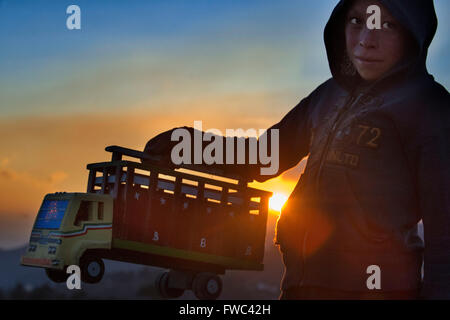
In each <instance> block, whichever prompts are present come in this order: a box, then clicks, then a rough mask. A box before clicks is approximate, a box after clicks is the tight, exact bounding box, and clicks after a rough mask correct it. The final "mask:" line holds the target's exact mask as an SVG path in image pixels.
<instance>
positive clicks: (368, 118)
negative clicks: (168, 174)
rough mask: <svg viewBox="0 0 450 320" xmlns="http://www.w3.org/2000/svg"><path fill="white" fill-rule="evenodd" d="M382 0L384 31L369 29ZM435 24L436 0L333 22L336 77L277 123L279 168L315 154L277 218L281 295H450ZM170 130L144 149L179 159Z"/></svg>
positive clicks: (344, 14)
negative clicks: (430, 61)
mask: <svg viewBox="0 0 450 320" xmlns="http://www.w3.org/2000/svg"><path fill="white" fill-rule="evenodd" d="M371 5H377V6H378V7H379V8H380V9H381V29H371V28H368V24H367V23H366V22H367V19H368V17H369V16H370V15H369V14H367V9H368V7H369V6H371ZM436 28H437V18H436V14H435V11H434V5H433V1H432V0H411V1H399V0H379V1H368V0H354V1H351V0H342V1H340V2H339V3H338V5H337V6H336V8H335V9H334V11H333V13H332V15H331V18H330V20H329V22H328V23H327V26H326V28H325V45H326V49H327V55H328V61H329V65H330V69H331V73H332V76H333V77H332V78H331V79H330V80H328V81H326V82H325V83H323V84H322V85H320V86H319V87H318V88H317V89H316V90H315V91H314V92H312V93H311V94H310V95H309V96H308V97H307V98H305V99H303V100H302V101H301V102H300V103H299V104H298V105H297V106H296V107H295V108H294V109H292V110H291V111H290V112H289V113H288V114H287V115H286V116H285V117H284V118H283V119H282V120H281V121H280V122H279V123H277V124H276V125H274V126H273V127H271V128H270V129H278V130H279V135H280V155H279V158H280V166H279V167H280V170H279V171H278V173H277V174H276V175H279V174H281V173H282V172H283V171H285V170H287V169H289V168H291V167H293V166H295V165H296V164H297V163H298V162H299V161H300V160H301V159H302V158H304V157H305V156H307V155H309V158H308V162H307V166H306V169H305V172H304V174H303V175H302V177H301V178H300V180H299V182H298V184H297V186H296V187H295V189H294V191H293V192H292V194H291V196H290V198H289V200H288V202H287V204H286V205H285V207H284V208H283V211H282V214H281V216H280V218H279V221H278V223H277V237H276V243H277V244H278V245H279V247H280V251H281V252H282V254H283V261H284V264H285V274H284V277H283V281H282V296H281V298H282V299H327V298H332V299H372V298H373V299H414V298H419V297H424V298H450V140H449V138H450V137H449V135H450V103H449V101H450V100H449V94H448V92H447V90H446V89H445V88H443V87H442V86H441V85H439V84H438V83H436V82H435V81H434V78H433V77H432V76H431V75H429V74H428V72H427V69H426V57H427V51H428V47H429V45H430V43H431V41H432V39H433V37H434V34H435V32H436ZM270 129H269V130H270ZM171 132H172V130H171V131H167V132H165V133H163V134H161V135H159V136H157V137H155V138H153V139H151V140H150V141H149V142H148V143H147V145H146V147H145V152H147V153H149V154H158V155H162V156H163V158H164V159H165V160H164V161H168V159H169V158H170V150H171V147H172V146H173V143H172V142H171V141H170V135H171ZM247 140H248V139H247ZM216 166H220V165H216ZM222 167H223V169H224V170H225V171H228V172H233V173H238V174H242V175H247V176H249V177H251V178H253V179H256V180H258V181H265V180H267V179H270V178H273V177H274V176H276V175H274V176H263V175H261V174H260V171H259V166H258V165H233V166H231V165H222ZM420 220H423V223H424V232H425V245H424V243H423V242H422V240H421V238H420V237H419V235H418V223H419V222H420ZM422 263H424V279H423V281H422V280H421V266H422Z"/></svg>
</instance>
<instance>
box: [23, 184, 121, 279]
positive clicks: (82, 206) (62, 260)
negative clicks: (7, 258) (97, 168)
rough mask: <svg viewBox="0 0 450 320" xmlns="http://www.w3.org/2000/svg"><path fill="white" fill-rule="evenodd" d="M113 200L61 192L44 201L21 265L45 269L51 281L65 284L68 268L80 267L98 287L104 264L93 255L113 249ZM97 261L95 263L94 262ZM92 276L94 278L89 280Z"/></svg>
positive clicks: (88, 194)
mask: <svg viewBox="0 0 450 320" xmlns="http://www.w3.org/2000/svg"><path fill="white" fill-rule="evenodd" d="M112 217H113V198H112V197H111V196H110V195H104V194H90V193H66V192H57V193H52V194H47V195H46V196H45V198H44V200H43V201H42V204H41V207H40V209H39V212H38V214H37V216H36V220H35V223H34V225H33V229H32V232H31V236H30V241H29V245H28V248H27V250H26V252H25V254H24V255H23V256H22V258H21V264H22V265H25V266H32V267H41V268H42V267H43V268H45V269H46V273H47V275H48V276H49V278H50V279H51V280H53V281H56V282H63V281H65V279H66V278H67V274H66V268H67V266H69V265H78V266H80V268H81V269H89V271H90V272H87V273H86V272H82V274H86V276H87V277H88V278H87V279H84V280H86V282H91V283H94V282H96V281H95V278H96V277H97V278H101V276H102V275H101V273H102V272H103V271H102V270H103V269H104V266H103V262H102V261H98V259H95V258H94V257H91V256H93V255H89V252H91V251H92V250H93V249H94V250H95V249H110V248H111V237H112ZM93 260H95V261H93ZM89 275H90V276H91V277H90V278H89Z"/></svg>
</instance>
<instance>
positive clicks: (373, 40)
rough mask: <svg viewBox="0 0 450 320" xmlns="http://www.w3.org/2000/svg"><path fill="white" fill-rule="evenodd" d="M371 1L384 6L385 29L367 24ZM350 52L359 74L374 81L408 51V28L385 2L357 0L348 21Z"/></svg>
mask: <svg viewBox="0 0 450 320" xmlns="http://www.w3.org/2000/svg"><path fill="white" fill-rule="evenodd" d="M370 5H378V6H379V7H380V9H381V29H373V30H370V29H368V28H367V19H368V17H370V16H371V15H372V14H367V13H366V12H367V8H368V7H369V6H370ZM345 38H346V46H347V54H348V56H349V58H350V60H351V62H352V63H353V65H354V67H355V69H356V70H357V71H358V73H359V75H360V76H361V77H362V78H363V79H364V80H366V81H374V80H377V79H379V78H380V77H382V76H383V75H384V74H386V73H387V72H388V71H389V70H390V69H391V68H392V67H394V66H395V65H396V64H397V63H398V62H399V61H400V60H402V59H403V57H404V56H405V53H406V51H407V47H408V46H407V43H408V40H407V39H408V38H407V34H406V32H405V31H404V30H403V28H402V27H401V26H400V24H399V23H398V22H397V21H396V20H395V19H394V17H392V15H391V14H390V13H389V11H387V9H386V8H384V7H383V6H382V5H381V3H379V2H378V1H375V0H356V1H354V3H353V5H352V6H351V7H350V9H349V11H348V14H347V17H346V21H345Z"/></svg>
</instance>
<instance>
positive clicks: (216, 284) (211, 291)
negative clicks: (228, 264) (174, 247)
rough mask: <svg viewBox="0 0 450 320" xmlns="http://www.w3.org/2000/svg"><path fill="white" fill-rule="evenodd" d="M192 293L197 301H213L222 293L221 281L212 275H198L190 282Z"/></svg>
mask: <svg viewBox="0 0 450 320" xmlns="http://www.w3.org/2000/svg"><path fill="white" fill-rule="evenodd" d="M192 291H194V294H195V296H196V297H197V298H198V299H199V300H215V299H217V298H218V297H219V296H220V294H221V293H222V280H221V279H220V277H219V276H218V275H216V274H214V273H199V274H197V275H196V276H195V278H194V281H193V282H192Z"/></svg>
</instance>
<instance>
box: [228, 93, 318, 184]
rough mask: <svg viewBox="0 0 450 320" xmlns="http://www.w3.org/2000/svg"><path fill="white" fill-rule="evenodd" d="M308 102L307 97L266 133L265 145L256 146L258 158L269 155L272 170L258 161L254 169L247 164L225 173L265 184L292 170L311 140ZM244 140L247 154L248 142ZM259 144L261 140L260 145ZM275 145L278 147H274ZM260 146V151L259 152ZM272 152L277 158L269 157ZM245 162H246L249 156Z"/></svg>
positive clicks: (305, 152)
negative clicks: (261, 155)
mask: <svg viewBox="0 0 450 320" xmlns="http://www.w3.org/2000/svg"><path fill="white" fill-rule="evenodd" d="M309 101H310V98H309V97H307V98H305V99H303V100H302V101H300V102H299V103H298V104H297V105H296V106H295V107H294V108H293V109H292V110H291V111H290V112H289V113H288V114H287V115H286V116H284V117H283V119H282V120H281V121H280V122H278V123H277V124H275V125H273V126H272V127H270V128H269V129H268V130H266V132H265V133H264V134H263V135H264V136H265V137H263V138H265V139H266V140H267V145H264V144H261V143H258V154H259V153H260V152H261V151H262V152H263V153H264V154H266V152H267V154H268V155H270V157H271V161H272V163H271V164H270V166H271V167H272V170H267V169H268V167H269V164H261V163H260V162H259V161H258V164H256V165H252V164H248V162H247V164H246V165H233V166H231V167H228V169H227V170H232V171H235V172H237V173H238V174H241V175H244V176H245V175H247V176H249V177H250V178H252V179H254V180H257V181H259V182H264V181H266V180H269V179H271V178H274V177H277V176H279V175H280V174H282V173H283V172H284V171H286V170H288V169H290V168H292V167H294V166H295V165H296V164H297V163H298V162H299V161H300V160H302V159H303V158H304V157H305V156H306V155H307V154H308V153H309V147H310V140H311V122H310V115H309V114H310V108H309ZM272 130H273V131H272ZM245 140H246V151H247V152H248V150H249V148H248V144H249V139H248V138H247V139H245ZM261 140H262V139H261V137H260V139H259V142H261ZM275 143H276V144H278V146H274V145H273V144H275ZM261 146H262V149H263V150H259V148H261ZM271 152H275V153H278V155H276V154H271ZM246 159H247V160H248V156H246ZM258 159H259V157H258ZM274 162H277V163H274ZM264 168H266V170H265V169H264Z"/></svg>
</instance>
